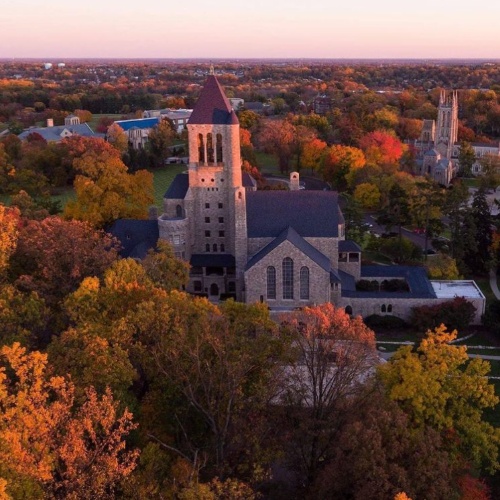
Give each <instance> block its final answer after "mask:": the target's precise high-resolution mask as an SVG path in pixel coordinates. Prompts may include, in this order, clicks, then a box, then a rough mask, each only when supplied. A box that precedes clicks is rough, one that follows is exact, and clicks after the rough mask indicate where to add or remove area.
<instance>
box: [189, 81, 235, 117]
mask: <svg viewBox="0 0 500 500" xmlns="http://www.w3.org/2000/svg"><path fill="white" fill-rule="evenodd" d="M235 123H238V118H236V115H235V114H234V112H233V110H232V108H231V104H230V102H229V100H228V98H227V97H226V95H225V94H224V91H223V90H222V87H221V86H220V84H219V82H218V81H217V78H216V77H215V75H209V76H208V78H207V81H206V82H205V86H204V87H203V89H202V91H201V94H200V98H199V99H198V102H197V103H196V105H195V107H194V109H193V113H192V114H191V117H190V118H189V124H190V125H191V124H197V125H203V124H214V125H231V124H235Z"/></svg>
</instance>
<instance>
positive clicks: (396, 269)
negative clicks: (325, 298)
mask: <svg viewBox="0 0 500 500" xmlns="http://www.w3.org/2000/svg"><path fill="white" fill-rule="evenodd" d="M361 278H362V279H370V278H379V279H380V278H383V279H404V280H405V281H406V283H407V284H408V286H409V288H410V291H409V292H387V291H380V292H376V291H373V292H364V291H357V290H356V289H352V288H349V289H347V290H346V289H345V288H344V286H343V285H342V297H353V298H366V299H369V298H375V299H377V298H378V299H383V298H388V299H390V298H393V299H435V298H436V293H435V292H434V289H433V288H432V284H431V282H430V281H429V279H428V278H427V273H426V272H425V269H424V268H423V267H417V266H376V265H374V266H361Z"/></svg>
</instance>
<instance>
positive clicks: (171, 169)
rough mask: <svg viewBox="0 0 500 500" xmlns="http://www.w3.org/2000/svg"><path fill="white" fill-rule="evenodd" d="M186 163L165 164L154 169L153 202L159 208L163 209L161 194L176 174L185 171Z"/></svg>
mask: <svg viewBox="0 0 500 500" xmlns="http://www.w3.org/2000/svg"><path fill="white" fill-rule="evenodd" d="M186 170H187V165H166V166H164V167H161V168H158V169H155V170H153V171H152V174H153V187H154V199H155V200H154V203H155V205H156V206H157V207H158V208H159V209H160V212H161V210H162V209H163V195H164V194H165V192H166V190H167V189H168V188H169V186H170V184H172V181H173V180H174V177H175V176H176V175H177V174H180V173H182V172H185V171H186Z"/></svg>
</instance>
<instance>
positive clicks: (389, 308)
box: [387, 304, 392, 313]
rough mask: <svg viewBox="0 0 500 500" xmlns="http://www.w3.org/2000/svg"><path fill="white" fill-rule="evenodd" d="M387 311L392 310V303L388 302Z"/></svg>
mask: <svg viewBox="0 0 500 500" xmlns="http://www.w3.org/2000/svg"><path fill="white" fill-rule="evenodd" d="M387 312H388V313H391V312H392V304H389V305H388V306H387Z"/></svg>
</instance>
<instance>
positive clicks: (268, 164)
mask: <svg viewBox="0 0 500 500" xmlns="http://www.w3.org/2000/svg"><path fill="white" fill-rule="evenodd" d="M255 157H256V158H257V165H258V167H259V169H260V171H261V172H262V173H263V174H275V175H279V174H280V169H279V166H278V160H277V159H276V157H275V156H274V155H271V154H267V153H261V152H259V151H256V152H255Z"/></svg>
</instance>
